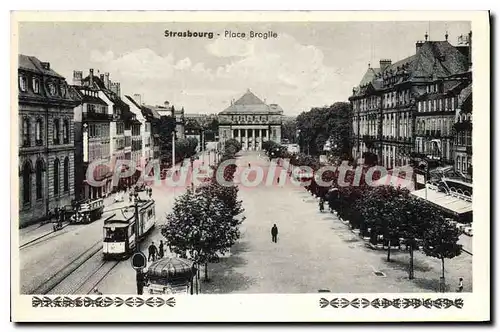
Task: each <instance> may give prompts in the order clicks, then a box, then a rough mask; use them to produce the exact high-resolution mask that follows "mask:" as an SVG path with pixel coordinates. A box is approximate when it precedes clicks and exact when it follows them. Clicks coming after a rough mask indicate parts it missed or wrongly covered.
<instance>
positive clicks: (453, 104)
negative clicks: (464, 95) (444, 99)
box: [451, 97, 455, 111]
mask: <svg viewBox="0 0 500 332" xmlns="http://www.w3.org/2000/svg"><path fill="white" fill-rule="evenodd" d="M451 110H452V111H453V110H455V97H452V98H451Z"/></svg>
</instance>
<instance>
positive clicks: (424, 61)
mask: <svg viewBox="0 0 500 332" xmlns="http://www.w3.org/2000/svg"><path fill="white" fill-rule="evenodd" d="M445 37H446V40H444V41H429V40H427V39H428V36H427V35H426V36H425V41H418V42H417V43H416V50H415V54H414V55H412V56H410V57H407V58H405V59H403V60H400V61H398V62H396V63H392V61H391V60H388V59H384V60H380V67H379V68H371V67H370V66H369V68H368V70H367V72H366V73H365V75H364V77H363V78H362V80H361V82H360V84H359V86H358V87H355V88H354V89H353V94H352V96H351V97H350V98H349V100H350V101H351V103H352V106H353V112H354V116H353V118H354V121H353V140H354V142H353V150H352V153H353V157H354V158H356V159H358V158H361V157H364V158H365V159H368V158H370V159H372V160H373V161H374V162H376V163H378V164H381V165H383V166H385V167H386V168H388V169H391V168H393V167H398V166H403V165H407V164H409V162H410V157H411V156H412V152H414V151H422V153H424V154H428V155H434V156H436V157H437V155H439V156H440V157H439V160H440V161H447V162H449V161H450V160H451V158H452V156H451V155H450V153H451V151H452V150H453V149H452V147H451V141H452V139H451V138H452V134H451V126H452V119H453V116H454V114H455V107H456V96H457V93H459V90H460V87H463V85H461V84H463V75H464V74H465V73H467V72H468V70H469V67H470V57H469V56H470V46H469V47H462V46H459V47H457V46H453V45H451V44H450V43H449V42H448V35H446V36H445ZM453 97H455V99H454V98H453ZM443 103H444V104H443ZM452 103H455V104H452ZM452 106H453V107H452ZM422 107H423V108H422ZM419 111H420V112H419ZM417 118H418V121H417Z"/></svg>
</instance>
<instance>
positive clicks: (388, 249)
mask: <svg viewBox="0 0 500 332" xmlns="http://www.w3.org/2000/svg"><path fill="white" fill-rule="evenodd" d="M387 261H388V262H390V261H391V239H389V240H388V241H387Z"/></svg>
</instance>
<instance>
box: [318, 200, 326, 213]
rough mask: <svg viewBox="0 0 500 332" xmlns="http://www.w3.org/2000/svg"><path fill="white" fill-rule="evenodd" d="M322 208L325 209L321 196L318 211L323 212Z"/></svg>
mask: <svg viewBox="0 0 500 332" xmlns="http://www.w3.org/2000/svg"><path fill="white" fill-rule="evenodd" d="M324 210H325V201H324V200H323V198H321V199H320V200H319V211H320V212H323V211H324Z"/></svg>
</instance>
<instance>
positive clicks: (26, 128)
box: [23, 118, 31, 146]
mask: <svg viewBox="0 0 500 332" xmlns="http://www.w3.org/2000/svg"><path fill="white" fill-rule="evenodd" d="M30 143H31V140H30V119H28V118H23V146H30V145H31V144H30Z"/></svg>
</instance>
